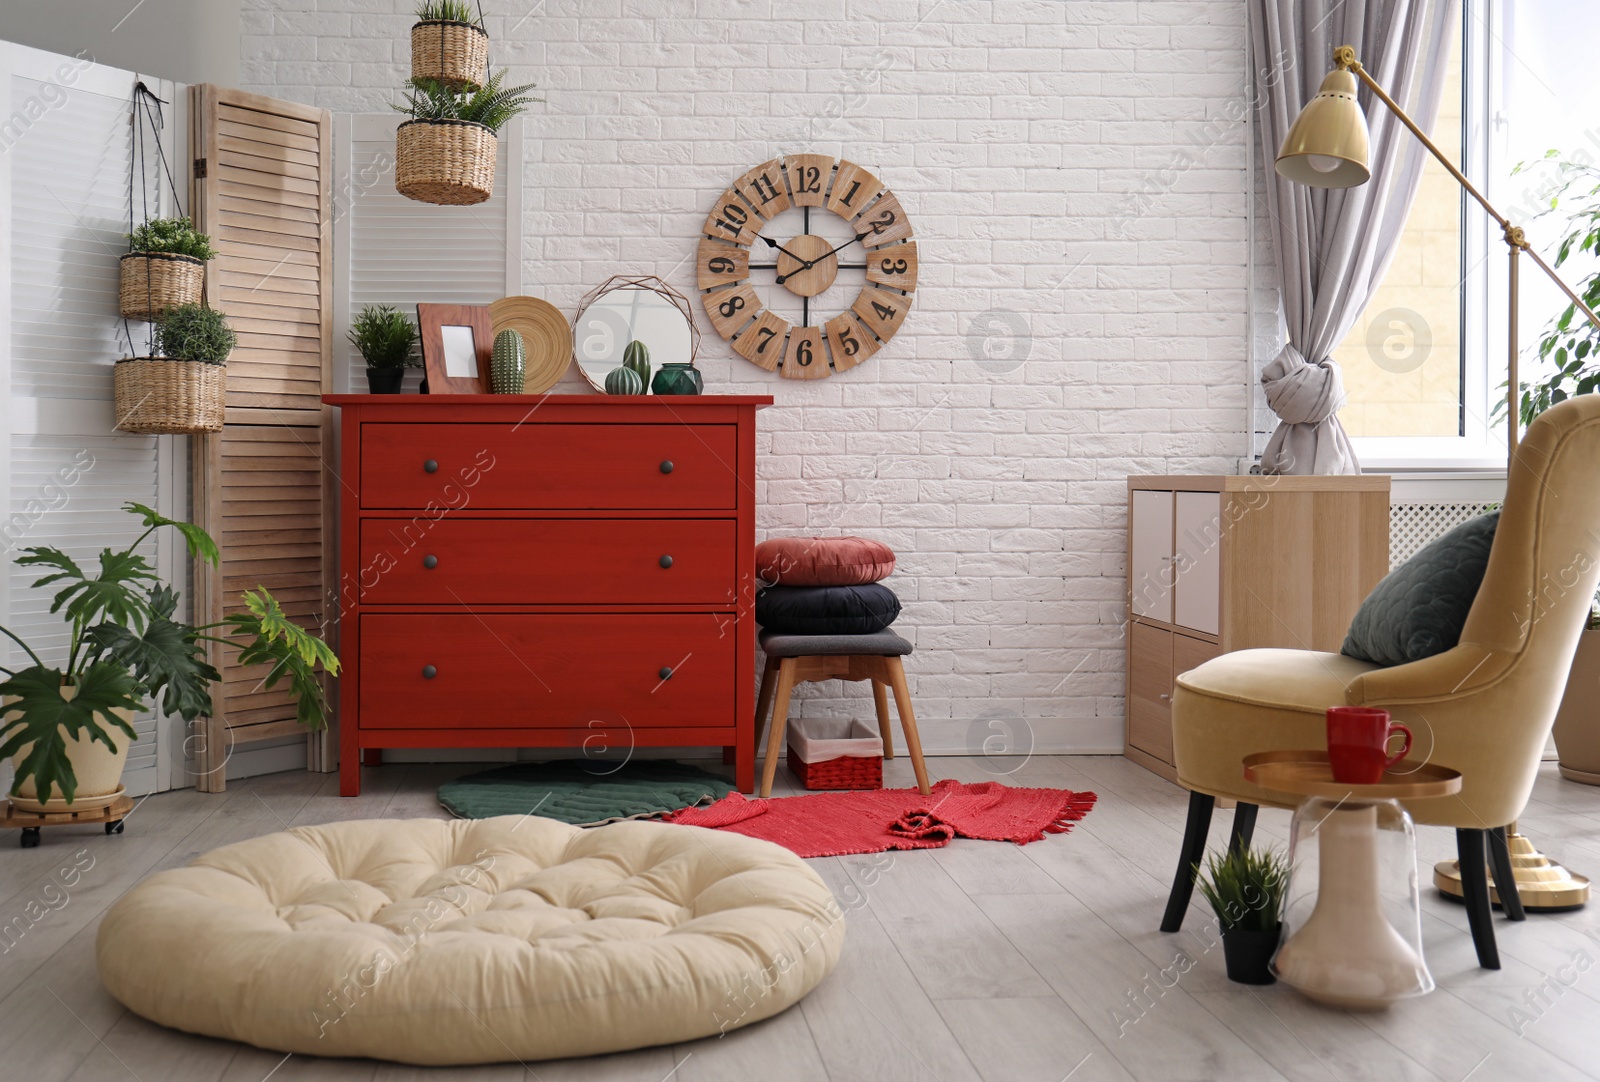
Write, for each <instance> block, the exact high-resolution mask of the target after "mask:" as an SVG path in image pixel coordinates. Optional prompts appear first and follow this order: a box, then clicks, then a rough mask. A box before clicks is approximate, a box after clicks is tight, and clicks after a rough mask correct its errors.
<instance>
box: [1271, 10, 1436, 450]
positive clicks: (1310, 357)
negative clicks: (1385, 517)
mask: <svg viewBox="0 0 1600 1082" xmlns="http://www.w3.org/2000/svg"><path fill="white" fill-rule="evenodd" d="M1249 4H1250V19H1251V48H1252V52H1253V56H1254V62H1255V63H1254V66H1255V71H1254V73H1253V74H1254V79H1255V91H1256V95H1257V98H1256V105H1257V116H1258V118H1259V123H1260V141H1261V148H1262V151H1263V153H1264V154H1265V155H1266V174H1267V188H1266V195H1267V210H1268V212H1269V214H1270V220H1269V221H1268V222H1267V223H1266V227H1267V228H1268V229H1270V230H1271V233H1272V239H1273V249H1274V252H1275V253H1276V255H1277V263H1278V275H1279V286H1280V288H1281V290H1282V293H1283V314H1284V320H1285V323H1286V324H1287V328H1286V329H1287V331H1288V340H1287V343H1286V344H1285V345H1284V347H1283V350H1282V352H1280V353H1279V354H1278V356H1277V357H1276V358H1275V359H1274V360H1273V361H1272V362H1271V363H1269V364H1268V365H1267V366H1266V367H1265V368H1263V369H1262V372H1261V383H1262V386H1263V387H1264V388H1265V390H1266V394H1267V404H1268V405H1269V406H1271V407H1272V411H1273V412H1274V413H1276V414H1277V415H1278V419H1279V424H1278V428H1277V430H1276V431H1275V432H1273V434H1272V438H1271V439H1270V440H1268V442H1267V448H1266V451H1265V452H1264V453H1263V454H1262V456H1261V468H1262V470H1263V471H1264V472H1266V473H1302V474H1304V473H1360V472H1361V465H1360V463H1358V462H1357V461H1356V454H1355V449H1354V448H1353V447H1352V446H1351V445H1350V437H1349V436H1347V435H1345V431H1344V427H1343V426H1342V425H1340V424H1339V418H1338V417H1337V416H1336V414H1337V412H1338V410H1339V407H1340V406H1342V405H1343V404H1344V382H1343V379H1342V377H1341V376H1340V374H1339V366H1338V364H1337V363H1335V362H1334V360H1333V358H1332V357H1331V356H1330V354H1331V353H1332V352H1333V349H1334V347H1336V346H1337V345H1338V344H1339V342H1340V341H1341V340H1342V339H1343V338H1344V336H1345V335H1346V334H1347V333H1348V332H1349V330H1350V328H1351V327H1352V326H1353V325H1354V324H1355V321H1356V319H1357V318H1359V317H1360V315H1361V312H1362V310H1363V309H1365V308H1366V306H1367V302H1368V301H1369V300H1371V299H1372V294H1373V291H1374V290H1376V289H1377V287H1378V285H1379V284H1380V283H1381V282H1382V281H1383V275H1384V272H1385V271H1386V270H1388V268H1389V260H1390V259H1391V258H1393V256H1394V251H1395V247H1396V245H1397V243H1398V241H1399V239H1400V231H1401V228H1402V227H1403V226H1404V225H1405V220H1406V214H1407V212H1408V211H1409V210H1410V209H1411V200H1412V198H1413V197H1414V196H1415V195H1416V192H1417V182H1418V180H1419V179H1420V178H1421V175H1422V163H1423V159H1424V157H1425V155H1426V154H1427V151H1426V150H1425V149H1424V148H1423V146H1422V144H1421V143H1419V142H1417V140H1416V138H1415V137H1413V136H1412V134H1411V133H1410V132H1409V131H1407V130H1406V129H1405V126H1404V125H1402V124H1401V123H1400V121H1399V120H1398V119H1396V118H1395V116H1394V114H1392V113H1390V112H1389V110H1388V109H1387V108H1386V107H1385V106H1384V104H1383V103H1382V102H1380V101H1378V100H1377V99H1376V98H1374V97H1373V96H1372V94H1371V92H1370V91H1368V90H1366V89H1365V88H1363V89H1362V90H1361V106H1362V109H1363V110H1364V111H1365V112H1366V114H1367V124H1368V126H1369V128H1370V129H1371V133H1372V161H1371V167H1372V179H1371V180H1369V181H1368V182H1367V183H1366V184H1363V185H1361V186H1359V187H1355V188H1346V189H1342V190H1338V191H1334V190H1326V189H1318V188H1308V187H1305V186H1303V185H1299V184H1292V183H1290V182H1289V181H1287V180H1285V179H1283V178H1282V177H1280V176H1278V174H1277V173H1276V172H1275V171H1274V170H1273V168H1272V159H1273V158H1274V157H1276V156H1277V152H1278V147H1279V146H1280V145H1281V144H1282V142H1283V137H1284V136H1285V135H1287V134H1288V132H1289V126H1290V125H1291V124H1293V123H1294V118H1295V117H1296V116H1297V115H1299V112H1300V107H1301V106H1302V105H1304V104H1305V103H1306V102H1307V101H1309V100H1311V98H1313V97H1315V96H1316V93H1317V88H1318V87H1319V86H1320V85H1321V84H1322V78H1323V76H1324V75H1326V74H1327V73H1328V72H1329V71H1330V70H1331V69H1332V67H1333V50H1334V48H1335V47H1336V46H1339V45H1353V46H1354V47H1355V50H1356V58H1357V59H1359V60H1360V61H1361V65H1362V67H1364V68H1366V70H1367V72H1368V73H1369V74H1370V75H1371V76H1372V77H1373V78H1374V79H1375V80H1377V83H1378V85H1379V86H1381V87H1383V88H1384V89H1385V90H1386V91H1387V92H1388V93H1389V96H1390V97H1392V98H1394V100H1395V101H1396V102H1398V103H1399V104H1400V107H1401V108H1402V109H1404V110H1405V111H1406V112H1407V113H1408V114H1410V116H1411V117H1412V119H1414V120H1415V121H1416V122H1417V123H1418V125H1420V126H1421V127H1422V129H1423V130H1424V131H1429V130H1431V129H1432V127H1433V122H1434V119H1435V118H1436V117H1437V116H1438V112H1439V97H1440V91H1441V88H1442V87H1443V85H1444V78H1445V60H1446V58H1447V56H1448V51H1449V44H1450V36H1451V34H1452V33H1453V32H1454V31H1455V26H1456V17H1457V13H1458V10H1459V8H1460V0H1249Z"/></svg>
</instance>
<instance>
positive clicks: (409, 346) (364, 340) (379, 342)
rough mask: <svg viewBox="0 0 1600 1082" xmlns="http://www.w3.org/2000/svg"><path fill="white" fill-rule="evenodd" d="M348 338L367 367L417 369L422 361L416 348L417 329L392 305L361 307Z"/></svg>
mask: <svg viewBox="0 0 1600 1082" xmlns="http://www.w3.org/2000/svg"><path fill="white" fill-rule="evenodd" d="M348 337H349V339H350V342H351V344H352V345H354V346H355V347H356V349H358V350H360V351H361V356H362V358H363V359H364V360H365V361H366V362H367V367H368V368H416V367H418V366H419V365H421V364H422V361H421V360H420V359H418V357H417V354H416V349H415V347H416V343H417V329H416V328H415V327H414V326H412V325H411V320H410V319H408V318H407V317H406V314H405V313H404V312H402V311H400V309H398V308H396V307H395V306H394V305H392V304H369V305H367V306H366V307H365V308H363V309H361V314H360V315H359V316H357V317H356V319H355V322H354V323H353V324H351V326H350V333H349V335H348Z"/></svg>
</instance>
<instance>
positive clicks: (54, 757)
mask: <svg viewBox="0 0 1600 1082" xmlns="http://www.w3.org/2000/svg"><path fill="white" fill-rule="evenodd" d="M124 509H125V510H126V511H128V512H129V513H130V514H134V515H137V516H138V517H139V518H140V519H141V521H142V523H143V525H144V532H143V533H141V534H140V535H139V536H138V537H137V538H135V539H134V542H133V544H131V545H129V546H128V547H127V548H125V549H123V550H121V551H120V552H118V551H114V550H112V549H110V548H107V549H105V550H104V551H102V552H101V553H100V558H99V567H98V569H85V568H82V567H79V566H78V564H77V562H76V561H74V560H73V559H72V558H71V557H69V556H67V555H66V554H65V553H64V552H62V551H61V550H60V549H57V548H29V549H25V550H24V555H22V556H19V557H18V558H17V563H18V564H19V565H20V566H23V567H35V568H39V569H41V570H44V571H48V572H49V574H46V575H45V576H44V577H43V578H40V579H38V580H37V581H35V582H34V583H33V586H34V588H36V589H44V588H46V587H54V588H55V591H56V592H55V597H54V598H53V600H52V603H51V606H50V611H51V612H59V613H61V614H62V616H63V617H64V619H65V620H66V622H67V627H68V636H67V646H66V657H65V661H64V663H61V664H59V665H51V664H49V663H47V662H46V661H45V660H44V658H43V657H42V656H41V653H40V652H39V651H38V650H35V649H34V648H33V647H32V646H30V645H29V644H28V643H26V642H24V641H23V640H22V639H21V638H20V637H19V636H18V635H17V634H16V633H15V632H13V631H12V630H10V629H9V628H5V627H0V633H3V634H4V635H5V636H6V637H8V638H9V639H11V640H12V641H13V642H15V643H16V644H17V645H18V646H20V647H21V648H22V650H23V652H24V653H26V654H27V656H28V659H29V660H30V661H31V662H32V664H29V665H26V666H24V667H22V668H19V669H10V668H5V667H3V666H0V673H4V674H5V680H4V682H0V697H3V698H4V702H5V713H4V717H3V719H0V758H4V757H7V756H10V757H11V758H12V763H13V765H14V767H15V776H14V778H13V781H12V785H11V801H12V803H13V804H14V805H16V806H17V807H19V808H22V809H24V810H34V811H38V810H45V809H52V808H56V807H62V806H70V807H71V808H73V809H75V810H79V809H93V808H97V807H105V806H107V805H109V804H111V803H112V802H113V801H115V800H116V798H117V796H118V794H119V792H120V788H121V787H120V785H119V784H118V780H119V779H120V777H121V775H122V767H123V764H124V762H125V761H126V759H127V754H128V743H129V742H130V741H131V740H132V739H133V738H134V735H135V734H134V729H133V715H134V713H135V712H137V711H140V710H144V709H147V705H146V702H147V700H148V701H150V702H154V701H158V700H159V701H160V703H161V708H162V709H163V710H164V711H166V712H167V713H169V714H179V715H181V716H182V717H183V718H184V719H185V720H188V721H192V720H194V719H195V718H197V717H200V716H202V715H207V714H210V713H211V709H212V703H211V694H210V690H209V687H210V685H211V683H212V682H213V681H215V680H218V679H220V677H219V675H218V673H217V670H216V669H215V668H213V667H212V666H211V665H209V664H207V662H206V660H205V656H204V648H203V647H202V646H201V643H203V642H219V643H226V644H228V645H229V646H231V647H234V648H235V649H238V650H239V651H240V654H239V662H240V664H242V665H255V664H262V663H265V664H267V665H269V666H270V668H269V670H268V672H267V676H266V678H265V680H264V684H265V686H266V687H269V688H270V687H273V686H275V685H276V684H277V683H278V682H279V681H280V680H283V679H287V680H288V682H289V688H290V691H291V692H292V693H293V694H294V696H295V698H296V700H297V704H298V708H297V716H298V718H299V721H300V723H301V724H302V725H305V726H307V727H308V728H312V729H320V728H322V726H323V724H324V723H325V717H326V704H325V702H324V700H323V694H322V686H321V683H320V682H319V680H318V678H317V673H316V670H317V668H318V667H319V666H320V667H321V668H323V669H325V670H326V671H327V672H329V673H337V672H338V671H339V662H338V659H337V658H336V657H335V656H334V654H333V651H332V650H330V649H329V648H328V645H327V644H326V643H324V642H323V641H322V640H321V639H319V638H317V637H316V636H314V635H311V634H309V633H307V632H306V631H304V630H303V629H301V628H300V627H298V626H296V625H295V624H294V623H293V622H292V621H290V620H289V619H288V618H287V617H286V616H285V615H284V613H283V610H282V609H281V608H280V607H279V606H278V603H277V601H275V600H274V599H273V597H272V595H271V594H270V593H268V592H267V591H266V590H265V589H264V588H259V587H258V588H257V589H256V590H251V591H246V592H245V594H244V595H243V600H244V605H245V611H244V612H240V613H235V614H234V615H231V616H229V617H227V618H226V619H225V620H222V621H221V622H220V623H216V624H205V625H201V626H199V627H196V626H194V625H192V624H187V623H184V622H183V621H181V620H178V619H176V618H175V614H176V612H177V606H178V592H177V591H176V590H174V589H172V588H171V587H170V586H168V585H166V584H165V583H163V582H162V581H161V580H160V579H159V578H158V577H157V575H156V572H155V569H154V568H153V567H152V566H151V565H150V562H149V561H148V560H147V559H146V558H145V557H144V556H143V555H141V554H140V553H139V551H138V549H139V546H140V545H142V544H143V543H144V541H145V540H146V539H147V538H148V537H149V536H150V535H151V534H153V533H154V532H155V531H156V530H158V529H160V528H161V527H163V526H171V527H173V528H174V529H176V530H178V531H179V532H180V533H181V534H182V535H183V538H184V541H185V543H186V544H187V545H188V548H189V552H190V554H191V555H193V556H196V557H199V558H202V559H205V560H208V561H210V562H211V563H212V564H216V563H217V561H218V552H217V545H216V542H214V541H213V540H212V539H211V537H210V536H209V535H208V534H207V533H206V532H205V531H204V530H202V529H201V528H200V527H198V526H195V525H193V524H191V523H187V522H177V521H174V520H172V519H169V518H167V517H165V516H163V515H161V514H160V513H159V512H157V511H154V510H152V509H151V508H149V507H145V506H144V505H142V504H137V503H129V504H127V505H125V507H124ZM91 571H93V573H91ZM212 632H220V634H212ZM57 791H59V792H60V794H61V796H60V798H59V800H57V801H54V802H52V797H51V794H52V793H54V792H57Z"/></svg>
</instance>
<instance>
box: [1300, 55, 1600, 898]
mask: <svg viewBox="0 0 1600 1082" xmlns="http://www.w3.org/2000/svg"><path fill="white" fill-rule="evenodd" d="M1333 63H1334V70H1333V71H1330V72H1329V73H1328V75H1327V77H1326V78H1324V79H1323V80H1322V86H1321V87H1320V88H1319V89H1318V91H1317V96H1316V97H1314V98H1312V99H1311V100H1310V101H1308V102H1306V105H1305V108H1303V109H1301V110H1300V115H1299V116H1297V117H1295V121H1294V124H1293V125H1291V126H1290V128H1289V134H1288V135H1287V136H1285V137H1284V140H1283V146H1282V147H1281V148H1280V149H1279V151H1278V159H1277V170H1278V174H1279V175H1280V176H1282V177H1284V178H1285V179H1287V180H1290V181H1293V182H1295V183H1296V184H1304V185H1307V186H1309V187H1312V188H1354V187H1356V186H1357V185H1359V184H1365V183H1366V182H1367V181H1368V180H1370V179H1371V178H1372V170H1371V169H1370V168H1368V165H1367V161H1368V136H1367V118H1366V115H1365V114H1364V113H1363V112H1362V111H1361V104H1360V102H1358V101H1357V100H1356V86H1357V80H1360V84H1361V85H1362V86H1365V87H1366V88H1367V89H1368V90H1370V91H1372V93H1373V96H1374V97H1376V98H1377V99H1378V100H1379V101H1381V102H1383V104H1384V105H1385V106H1387V107H1388V109H1389V111H1390V112H1391V113H1393V114H1394V115H1395V116H1396V117H1397V118H1399V120H1400V123H1402V124H1404V125H1405V126H1406V127H1407V129H1409V130H1410V132H1411V134H1412V135H1414V136H1416V137H1417V139H1418V140H1419V141H1420V142H1421V143H1422V145H1423V146H1424V147H1427V149H1428V153H1430V154H1432V155H1433V156H1434V157H1435V158H1437V159H1438V161H1439V164H1440V165H1443V166H1444V167H1445V169H1446V170H1448V171H1449V173H1450V175H1451V176H1452V177H1455V179H1456V183H1457V184H1460V185H1461V186H1462V187H1463V188H1465V189H1466V191H1467V194H1468V195H1470V196H1472V198H1473V199H1474V200H1476V201H1477V203H1478V205H1479V206H1481V207H1482V208H1483V209H1484V210H1485V211H1486V212H1487V213H1488V215H1489V217H1491V218H1493V219H1494V220H1495V224H1497V225H1499V226H1500V230H1501V232H1502V233H1503V234H1504V236H1505V242H1506V248H1507V250H1508V251H1509V254H1510V260H1511V276H1510V285H1511V307H1510V312H1509V319H1508V321H1507V328H1508V332H1509V333H1508V338H1509V341H1508V343H1507V352H1506V369H1507V371H1506V407H1507V417H1506V463H1507V466H1508V467H1509V465H1510V462H1511V457H1512V456H1513V455H1514V454H1515V453H1516V450H1517V427H1518V419H1519V414H1518V411H1517V392H1518V390H1519V389H1520V388H1519V383H1518V379H1517V269H1518V257H1519V256H1520V255H1522V254H1523V253H1526V254H1527V256H1528V258H1529V259H1532V260H1533V261H1534V263H1536V264H1537V265H1538V267H1539V269H1540V270H1542V271H1544V273H1545V274H1546V275H1547V276H1548V277H1549V279H1550V280H1551V281H1552V282H1554V283H1555V284H1556V285H1557V286H1558V287H1559V288H1560V289H1561V292H1563V293H1565V294H1566V295H1567V299H1568V300H1570V301H1572V303H1573V305H1574V306H1575V307H1576V308H1577V310H1578V311H1580V312H1582V313H1583V314H1584V316H1585V317H1586V318H1587V319H1588V320H1589V322H1590V323H1592V324H1593V325H1594V326H1595V329H1596V330H1600V316H1596V315H1595V314H1594V312H1593V311H1592V310H1591V309H1590V308H1589V306H1588V305H1587V304H1585V303H1583V298H1582V297H1579V296H1578V295H1577V294H1576V293H1574V292H1573V291H1572V289H1571V287H1570V286H1568V285H1567V283H1566V282H1563V281H1562V280H1561V276H1560V275H1558V274H1557V273H1556V272H1555V271H1554V270H1553V269H1552V268H1551V266H1550V265H1549V264H1548V263H1546V262H1545V261H1544V260H1543V259H1542V258H1540V256H1539V253H1538V252H1535V251H1534V250H1533V249H1532V248H1530V247H1529V246H1528V239H1527V236H1526V235H1525V234H1524V233H1523V231H1522V229H1521V227H1519V226H1515V225H1512V224H1511V222H1510V220H1509V219H1507V218H1506V216H1505V215H1503V214H1501V213H1500V212H1499V211H1498V210H1496V209H1494V207H1493V206H1492V205H1491V204H1490V203H1489V201H1488V200H1487V199H1485V198H1484V196H1483V193H1482V192H1480V191H1478V189H1477V188H1476V187H1474V186H1473V184H1472V182H1471V181H1470V180H1468V179H1467V178H1466V176H1465V175H1464V174H1463V173H1462V172H1461V170H1459V169H1457V168H1456V167H1455V166H1454V165H1453V164H1452V163H1451V162H1450V160H1449V159H1448V158H1446V157H1445V156H1444V154H1443V152H1441V151H1440V150H1439V148H1438V147H1437V146H1435V145H1434V143H1433V140H1431V139H1429V138H1428V136H1427V134H1426V133H1425V132H1424V131H1423V130H1422V129H1421V128H1419V127H1417V124H1416V122H1415V121H1413V120H1412V119H1411V118H1410V117H1409V116H1407V115H1406V113H1405V110H1404V109H1402V108H1400V106H1399V104H1398V103H1396V102H1395V100H1394V99H1393V98H1391V97H1390V96H1389V95H1388V94H1387V93H1385V92H1384V89H1383V87H1381V86H1379V85H1378V84H1377V82H1376V81H1375V80H1374V79H1373V78H1372V76H1371V75H1368V74H1367V71H1366V69H1365V68H1363V67H1362V66H1361V62H1360V61H1359V60H1357V59H1356V51H1355V49H1354V47H1352V46H1349V45H1341V46H1339V47H1338V48H1337V49H1335V50H1334V51H1333ZM1509 833H1510V845H1511V854H1512V865H1513V870H1514V872H1515V875H1516V880H1517V886H1518V888H1519V891H1520V893H1521V895H1522V901H1523V905H1524V906H1526V907H1527V908H1529V909H1571V908H1575V907H1576V906H1580V905H1582V904H1584V903H1585V902H1586V901H1588V900H1589V881H1588V880H1587V879H1584V878H1583V877H1582V876H1574V875H1572V874H1570V873H1569V872H1567V871H1566V869H1564V868H1562V867H1561V866H1560V865H1558V864H1552V863H1551V862H1550V861H1549V860H1547V859H1546V858H1545V857H1543V856H1542V855H1540V853H1539V852H1538V851H1537V850H1536V849H1535V848H1534V847H1533V844H1532V843H1531V842H1529V841H1528V840H1527V839H1526V838H1524V837H1522V836H1521V835H1520V834H1517V833H1516V825H1515V824H1512V826H1511V828H1510V832H1509ZM1434 884H1435V885H1436V886H1437V887H1438V888H1439V889H1440V890H1442V891H1444V892H1446V893H1447V894H1452V895H1455V896H1456V897H1460V896H1461V872H1460V868H1459V867H1458V866H1457V865H1456V862H1455V861H1446V862H1443V863H1441V864H1438V865H1435V867H1434Z"/></svg>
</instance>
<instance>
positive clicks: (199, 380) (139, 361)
mask: <svg viewBox="0 0 1600 1082" xmlns="http://www.w3.org/2000/svg"><path fill="white" fill-rule="evenodd" d="M112 383H113V385H114V388H115V391H116V409H117V428H118V429H119V430H121V431H123V432H144V433H163V434H185V433H195V432H221V431H222V421H223V417H224V415H225V414H226V411H227V390H228V366H227V365H226V364H210V363H208V362H206V361H175V360H172V359H171V358H170V357H132V358H128V359H126V360H121V361H118V362H117V363H116V364H115V365H114V366H113V372H112Z"/></svg>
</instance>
